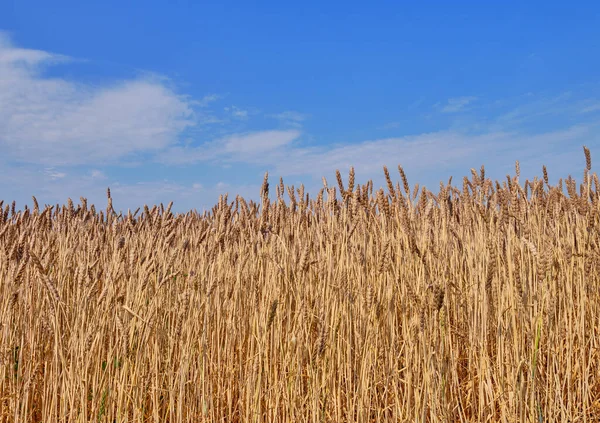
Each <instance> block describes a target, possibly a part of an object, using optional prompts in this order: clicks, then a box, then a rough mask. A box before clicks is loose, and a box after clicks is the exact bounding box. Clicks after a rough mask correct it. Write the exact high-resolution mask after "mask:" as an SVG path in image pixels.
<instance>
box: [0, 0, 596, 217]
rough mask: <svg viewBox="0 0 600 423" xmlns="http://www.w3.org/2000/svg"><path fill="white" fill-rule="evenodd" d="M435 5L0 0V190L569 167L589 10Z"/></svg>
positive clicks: (132, 203) (202, 204)
mask: <svg viewBox="0 0 600 423" xmlns="http://www.w3.org/2000/svg"><path fill="white" fill-rule="evenodd" d="M450 3H451V2H428V3H425V2H420V3H419V4H414V5H405V4H402V3H401V2H379V3H372V4H370V5H369V6H367V4H366V3H364V2H362V3H358V2H343V3H341V2H340V3H338V2H330V3H327V4H324V3H322V2H312V1H305V2H294V3H291V2H262V3H259V4H256V3H254V4H251V3H249V2H215V3H209V2H191V1H188V2H183V1H179V2H159V1H145V2H133V1H132V2H121V1H119V2H117V1H102V2H99V1H96V2H92V1H89V2H83V1H53V2H45V1H37V0H36V1H28V0H4V1H3V2H0V174H2V175H3V179H4V181H6V182H7V183H3V184H2V185H1V186H0V199H4V200H5V202H6V201H9V202H10V201H12V200H16V201H17V203H18V205H21V206H22V205H23V204H25V203H27V204H31V195H35V196H36V197H37V198H38V201H39V202H40V203H41V204H46V203H47V204H56V203H61V204H62V203H65V202H66V200H67V198H68V197H71V198H72V199H73V200H74V201H75V202H76V203H77V202H79V197H80V196H84V197H86V198H88V200H89V202H93V203H96V204H98V205H101V206H102V207H104V205H105V204H106V201H105V192H106V187H108V186H110V187H111V191H112V194H113V198H114V205H115V208H116V209H122V210H127V208H131V209H135V208H137V207H138V206H141V205H143V204H144V203H146V204H149V205H152V204H157V203H160V202H164V203H165V204H166V203H168V202H169V201H171V200H173V201H174V202H175V205H174V207H173V210H175V211H181V212H183V211H187V210H190V209H194V208H195V209H198V210H199V211H202V210H203V209H204V208H210V207H211V206H212V205H213V204H214V203H215V202H216V200H217V198H218V196H219V194H221V193H225V192H228V193H229V196H230V199H231V198H233V197H234V196H235V194H237V193H239V194H241V195H243V196H244V197H247V198H257V197H258V193H259V188H260V185H261V183H262V176H263V175H264V172H265V171H269V174H270V175H271V178H272V181H275V180H278V179H279V177H280V176H282V177H283V178H284V181H285V182H286V184H290V185H291V184H294V185H295V186H299V184H300V183H304V185H305V186H306V187H307V189H308V190H309V192H312V193H316V192H317V190H318V189H319V188H320V187H321V186H322V182H321V177H322V176H325V177H326V178H327V179H328V180H329V182H330V183H332V182H334V180H335V170H336V169H340V170H341V171H342V172H343V173H345V172H347V170H348V168H349V167H350V166H351V165H352V166H354V167H355V169H356V172H357V181H358V182H365V181H366V180H368V179H373V180H374V182H375V184H376V185H384V181H383V178H382V171H381V169H382V166H383V165H387V166H388V167H389V168H390V169H395V168H396V167H397V165H398V164H402V165H403V167H404V168H405V170H406V171H407V174H408V177H409V182H411V184H414V183H415V182H419V183H420V184H425V185H426V186H427V187H428V188H429V189H431V190H433V191H437V189H438V187H439V182H440V181H441V180H443V181H447V180H448V177H449V176H450V175H453V176H454V181H455V183H456V182H460V180H461V179H462V176H464V175H469V174H470V169H471V168H477V169H478V168H479V167H480V166H481V165H482V164H485V166H486V169H487V174H488V175H490V176H491V177H493V178H504V177H505V175H506V174H507V173H511V174H512V173H513V172H514V161H515V160H519V161H520V163H521V169H522V175H523V178H525V177H530V178H532V177H533V176H535V175H539V174H540V173H541V167H542V165H543V164H545V165H547V166H548V169H549V173H550V177H551V179H552V180H554V181H556V180H557V179H558V178H559V177H566V176H567V175H569V174H572V175H573V176H574V177H576V178H577V179H580V178H581V174H582V171H583V166H584V163H585V160H584V156H583V151H582V145H584V144H585V145H587V146H588V147H590V149H591V151H592V158H593V159H594V158H595V157H596V156H598V154H600V148H599V147H600V76H599V75H600V73H599V72H598V69H600V55H599V54H598V51H600V5H599V4H598V3H596V2H579V3H578V6H577V8H574V7H572V6H569V5H567V4H566V3H564V2H561V3H559V2H529V3H528V4H527V5H524V4H522V3H523V2H502V4H501V5H500V4H499V5H495V4H494V5H490V4H484V2H452V4H451V5H450ZM486 3H487V2H486ZM598 157H600V156H598ZM394 178H395V179H396V180H397V179H399V176H398V175H397V174H395V177H394Z"/></svg>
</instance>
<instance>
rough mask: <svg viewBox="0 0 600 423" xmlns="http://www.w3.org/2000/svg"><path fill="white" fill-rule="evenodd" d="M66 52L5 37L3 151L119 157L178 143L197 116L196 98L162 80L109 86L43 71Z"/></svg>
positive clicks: (104, 159) (74, 158) (0, 80)
mask: <svg viewBox="0 0 600 423" xmlns="http://www.w3.org/2000/svg"><path fill="white" fill-rule="evenodd" d="M64 60H66V59H65V58H64V57H62V56H57V55H53V54H50V53H46V52H40V51H37V50H26V49H19V48H15V47H13V46H12V45H11V44H10V42H9V40H8V39H7V37H6V36H2V37H1V38H0V151H2V152H3V153H4V154H8V155H10V156H11V157H12V158H14V159H17V160H20V161H23V162H29V163H38V164H46V165H77V164H90V163H108V162H115V161H117V160H119V159H122V158H124V157H126V156H128V155H130V154H133V153H139V152H151V151H157V150H161V149H164V148H166V147H168V146H170V145H172V144H174V143H175V142H176V141H177V139H178V136H179V135H180V134H181V133H182V132H183V131H184V130H185V129H186V128H188V127H190V126H193V125H194V124H195V123H196V119H195V115H194V111H193V109H192V106H191V104H190V101H189V100H188V99H187V98H186V97H184V96H180V95H178V94H176V93H175V92H173V91H172V90H171V89H170V88H168V87H167V85H166V84H165V83H163V81H161V80H159V79H148V78H140V79H133V80H127V81H124V82H120V83H118V84H113V85H111V86H104V87H94V86H87V85H84V84H80V83H74V82H70V81H67V80H65V79H60V78H50V77H45V76H44V75H43V70H44V69H45V68H46V67H47V66H50V65H52V64H54V63H56V62H59V61H64Z"/></svg>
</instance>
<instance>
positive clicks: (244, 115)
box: [223, 106, 248, 120]
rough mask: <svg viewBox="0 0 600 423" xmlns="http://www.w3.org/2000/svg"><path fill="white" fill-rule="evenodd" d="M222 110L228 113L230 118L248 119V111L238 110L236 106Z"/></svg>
mask: <svg viewBox="0 0 600 423" xmlns="http://www.w3.org/2000/svg"><path fill="white" fill-rule="evenodd" d="M223 110H225V112H227V113H229V114H230V115H231V116H233V117H234V118H236V119H241V120H246V119H248V110H244V109H240V108H239V107H237V106H229V107H224V108H223Z"/></svg>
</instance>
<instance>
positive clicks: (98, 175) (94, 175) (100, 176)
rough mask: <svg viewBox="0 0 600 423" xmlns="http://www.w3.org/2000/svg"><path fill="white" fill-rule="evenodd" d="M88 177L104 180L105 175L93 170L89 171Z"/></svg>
mask: <svg viewBox="0 0 600 423" xmlns="http://www.w3.org/2000/svg"><path fill="white" fill-rule="evenodd" d="M90 176H91V177H92V178H94V179H106V175H105V174H104V172H102V171H101V170H98V169H93V170H92V171H90Z"/></svg>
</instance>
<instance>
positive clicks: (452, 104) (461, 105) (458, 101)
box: [442, 96, 477, 113]
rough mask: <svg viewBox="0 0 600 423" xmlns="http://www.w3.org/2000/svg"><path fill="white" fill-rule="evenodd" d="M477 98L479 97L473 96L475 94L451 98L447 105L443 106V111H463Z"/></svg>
mask: <svg viewBox="0 0 600 423" xmlns="http://www.w3.org/2000/svg"><path fill="white" fill-rule="evenodd" d="M475 100H477V97H473V96H465V97H456V98H449V99H448V101H447V103H446V105H445V106H444V107H442V112H443V113H456V112H461V111H463V110H464V109H465V108H466V107H467V106H468V105H469V104H471V103H472V102H474V101H475Z"/></svg>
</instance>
